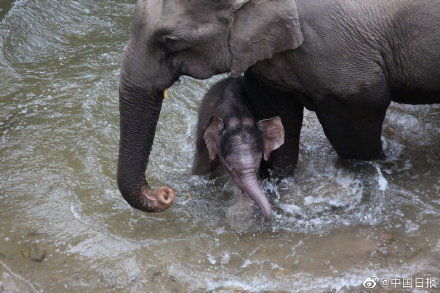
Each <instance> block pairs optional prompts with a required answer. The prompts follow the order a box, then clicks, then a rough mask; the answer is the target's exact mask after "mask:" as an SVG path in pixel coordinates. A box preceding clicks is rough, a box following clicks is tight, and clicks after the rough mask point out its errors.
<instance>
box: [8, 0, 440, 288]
mask: <svg viewBox="0 0 440 293" xmlns="http://www.w3.org/2000/svg"><path fill="white" fill-rule="evenodd" d="M132 2H133V1H129V0H77V1H74V0H70V1H53V0H33V1H26V0H24V1H16V2H15V3H14V4H13V5H12V1H11V0H1V4H0V9H1V10H0V17H1V23H0V97H1V101H0V131H1V140H0V160H1V161H0V163H1V171H0V175H1V182H0V183H1V186H0V223H1V225H0V292H2V291H3V290H4V291H6V292H10V291H19V292H34V291H51V292H60V291H62V290H69V291H90V290H96V291H103V290H116V291H121V292H126V291H130V292H145V291H155V292H169V291H177V292H181V291H183V292H187V291H194V290H200V291H204V290H215V291H219V292H231V291H234V290H246V289H247V290H256V291H259V290H284V291H302V292H304V291H310V292H320V291H323V292H326V291H328V290H331V289H336V290H342V291H355V292H357V291H358V290H359V288H361V286H362V283H363V281H364V280H365V279H366V278H368V277H373V276H377V277H378V278H379V279H385V278H395V277H398V278H404V277H413V278H416V277H424V278H426V277H434V278H435V277H437V278H439V277H440V273H439V272H440V233H439V232H440V230H439V224H440V182H439V178H440V177H439V175H440V121H439V117H440V106H438V105H437V106H408V105H397V104H393V105H392V106H391V108H390V110H389V112H388V114H387V118H386V122H385V125H384V133H383V136H384V137H383V143H384V146H385V150H386V154H387V159H386V160H383V161H377V162H364V163H356V162H349V163H347V162H341V161H339V160H338V159H337V156H336V154H335V152H334V151H333V149H332V148H331V146H330V145H329V142H328V141H327V139H326V138H325V136H324V134H323V131H322V129H321V127H320V125H319V123H318V122H317V119H316V116H315V114H314V113H312V112H306V117H305V122H304V127H303V132H302V134H301V135H302V136H301V154H300V159H299V163H298V167H297V169H296V174H295V176H294V177H293V178H290V179H287V180H285V181H283V182H281V183H280V184H278V185H274V184H272V183H270V182H262V184H263V186H264V189H265V191H266V192H267V193H268V194H270V197H271V203H272V205H273V206H274V210H275V221H274V223H273V224H272V226H267V225H262V224H260V223H259V222H258V220H256V219H255V217H249V216H247V215H245V214H244V213H243V212H242V211H240V210H241V209H240V207H239V206H238V204H237V202H236V199H235V197H234V193H235V191H234V188H233V185H232V184H231V183H230V182H229V181H228V178H227V176H226V175H224V173H222V172H217V173H216V174H214V175H211V176H210V177H209V176H208V177H197V176H191V175H190V174H189V171H188V170H189V168H190V166H191V159H192V156H193V153H194V132H195V123H196V118H197V117H196V111H197V108H198V105H199V102H200V100H201V97H202V96H203V94H204V93H205V91H206V90H207V88H208V87H209V85H210V84H212V83H213V82H214V81H215V80H218V79H219V78H221V77H214V78H213V79H211V80H208V81H198V80H193V79H190V78H182V79H181V80H179V81H178V82H177V83H176V84H175V86H173V88H172V89H171V90H170V98H169V99H168V100H166V101H165V102H164V107H163V110H162V114H161V117H160V122H159V125H158V131H157V135H156V139H155V144H154V148H153V152H152V155H151V159H150V164H149V175H148V178H149V181H150V183H151V184H153V185H154V186H160V185H165V184H167V185H169V186H171V187H173V188H174V189H175V190H176V191H177V192H178V194H179V197H178V199H177V200H176V202H175V203H174V205H173V206H172V208H170V209H169V210H168V211H166V212H164V213H161V214H155V215H147V214H144V213H142V212H138V211H135V210H133V209H132V208H130V207H129V206H128V204H126V202H125V201H124V200H123V199H122V197H121V196H120V194H119V192H118V190H117V187H116V182H115V171H116V160H117V152H118V148H117V145H118V136H119V129H118V119H119V118H118V96H117V89H118V74H119V69H120V63H121V54H122V51H123V49H124V46H125V44H126V41H127V40H128V37H129V35H128V34H129V30H130V24H131V15H132V10H133V7H134V6H133V4H132ZM29 243H31V244H32V245H34V246H32V247H33V249H34V250H37V253H38V252H40V254H42V253H44V254H45V255H44V257H43V259H42V261H40V262H35V261H32V260H30V259H29V254H27V253H26V248H25V247H27V246H26V245H29ZM40 257H41V255H40ZM40 257H39V258H40ZM414 286H415V285H414V284H413V287H414ZM438 287H440V286H438ZM398 288H399V287H398Z"/></svg>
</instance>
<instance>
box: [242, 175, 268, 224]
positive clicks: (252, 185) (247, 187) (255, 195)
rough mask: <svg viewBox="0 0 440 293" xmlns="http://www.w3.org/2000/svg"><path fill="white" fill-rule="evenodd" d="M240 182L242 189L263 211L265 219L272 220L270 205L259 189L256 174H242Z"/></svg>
mask: <svg viewBox="0 0 440 293" xmlns="http://www.w3.org/2000/svg"><path fill="white" fill-rule="evenodd" d="M243 177H244V178H241V179H242V184H240V185H241V186H240V187H241V189H242V191H243V192H244V193H245V194H247V195H248V196H249V197H250V198H252V200H253V201H255V203H256V204H257V205H258V206H259V207H260V209H261V211H262V212H263V217H264V219H265V220H266V221H271V220H272V208H271V206H270V203H269V201H268V200H267V197H266V195H265V194H264V193H263V191H262V190H261V187H260V185H259V184H258V180H257V176H256V174H252V175H250V176H243Z"/></svg>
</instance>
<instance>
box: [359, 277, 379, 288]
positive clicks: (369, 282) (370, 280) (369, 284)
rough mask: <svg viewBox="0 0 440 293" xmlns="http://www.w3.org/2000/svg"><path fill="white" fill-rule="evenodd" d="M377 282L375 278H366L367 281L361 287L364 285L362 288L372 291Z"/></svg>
mask: <svg viewBox="0 0 440 293" xmlns="http://www.w3.org/2000/svg"><path fill="white" fill-rule="evenodd" d="M377 281H378V278H377V277H373V278H367V279H366V280H365V281H364V283H363V285H364V287H365V288H367V289H373V288H374V287H376V284H377Z"/></svg>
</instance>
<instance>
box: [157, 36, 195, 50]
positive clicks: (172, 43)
mask: <svg viewBox="0 0 440 293" xmlns="http://www.w3.org/2000/svg"><path fill="white" fill-rule="evenodd" d="M161 43H162V44H163V46H164V48H165V50H166V51H168V52H170V53H175V52H178V51H182V50H185V49H187V48H189V47H190V44H189V42H188V41H186V40H182V39H180V38H178V37H176V36H163V37H162V41H161Z"/></svg>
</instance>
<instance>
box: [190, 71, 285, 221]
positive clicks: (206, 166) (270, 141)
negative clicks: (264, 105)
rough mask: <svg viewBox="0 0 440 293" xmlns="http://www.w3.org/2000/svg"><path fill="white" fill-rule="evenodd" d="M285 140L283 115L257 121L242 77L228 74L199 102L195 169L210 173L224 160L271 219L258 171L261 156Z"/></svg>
mask: <svg viewBox="0 0 440 293" xmlns="http://www.w3.org/2000/svg"><path fill="white" fill-rule="evenodd" d="M283 143H284V129H283V125H282V123H281V119H280V118H279V117H273V118H271V119H266V120H261V121H258V122H257V121H256V120H255V118H254V115H253V114H252V112H251V110H250V106H249V103H248V101H247V98H246V96H245V93H244V85H243V80H242V79H241V78H237V79H234V78H227V79H224V80H222V81H220V82H218V83H216V84H215V85H214V86H213V87H212V88H211V89H210V90H209V91H208V92H207V93H206V95H205V97H204V98H203V100H202V103H201V105H200V109H199V116H198V121H197V141H196V153H195V156H194V163H193V169H192V173H193V174H195V175H203V174H206V173H209V172H211V171H212V170H213V169H214V168H215V167H217V165H218V164H219V163H221V164H222V165H223V166H224V167H225V168H226V170H227V171H228V173H229V175H230V176H231V178H232V180H233V181H234V182H235V184H237V186H238V187H239V188H240V190H241V192H242V194H243V195H247V196H249V197H250V198H251V199H252V200H253V201H255V203H256V204H257V205H258V206H259V207H260V209H261V211H262V213H263V216H264V219H265V220H267V221H269V220H271V218H272V209H271V207H270V204H269V201H268V200H267V198H266V196H265V195H264V193H263V191H262V190H261V188H260V186H259V184H258V180H257V173H258V169H259V167H260V162H261V158H263V157H264V159H265V160H267V159H268V158H269V156H270V153H271V152H272V151H273V150H275V149H278V148H279V147H280V146H281V145H282V144H283Z"/></svg>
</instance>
